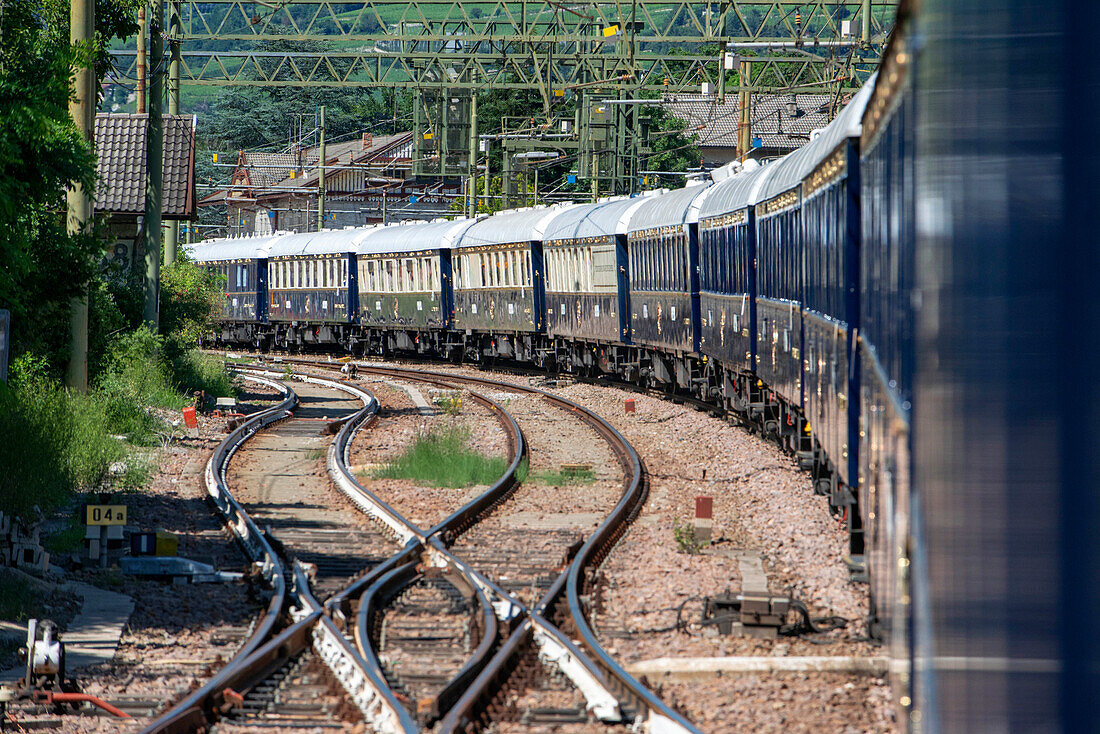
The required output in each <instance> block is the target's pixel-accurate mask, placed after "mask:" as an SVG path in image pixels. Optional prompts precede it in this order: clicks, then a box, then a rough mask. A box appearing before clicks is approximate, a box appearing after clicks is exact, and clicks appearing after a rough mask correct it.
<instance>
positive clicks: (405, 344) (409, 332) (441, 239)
mask: <svg viewBox="0 0 1100 734" xmlns="http://www.w3.org/2000/svg"><path fill="white" fill-rule="evenodd" d="M475 221H476V220H473V219H459V220H455V221H440V222H431V223H424V222H415V223H408V224H401V225H390V226H388V227H379V228H378V229H376V230H375V231H373V232H371V233H369V234H368V235H367V236H366V237H365V238H364V239H363V240H362V241H361V242H360V243H359V245H358V247H357V250H356V259H357V261H358V267H359V323H360V325H361V326H362V336H361V341H360V343H359V344H358V349H357V351H358V352H359V353H370V354H390V353H393V352H396V351H405V352H418V353H435V354H442V355H447V354H448V350H449V346H448V344H447V343H446V342H445V337H446V334H445V331H444V330H447V329H450V328H451V320H452V315H453V311H454V296H453V290H452V288H451V281H452V271H451V245H452V244H453V242H454V239H455V237H456V236H457V235H458V234H460V233H461V232H462V231H464V230H465V229H466V228H468V227H469V226H471V225H472V224H474V222H475Z"/></svg>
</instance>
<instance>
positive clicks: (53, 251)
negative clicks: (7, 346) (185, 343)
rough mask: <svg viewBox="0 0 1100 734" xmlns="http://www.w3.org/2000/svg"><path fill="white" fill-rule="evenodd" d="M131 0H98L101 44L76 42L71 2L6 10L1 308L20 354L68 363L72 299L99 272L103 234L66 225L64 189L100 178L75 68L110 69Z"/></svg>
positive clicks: (0, 147) (0, 83)
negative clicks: (84, 127) (78, 109)
mask: <svg viewBox="0 0 1100 734" xmlns="http://www.w3.org/2000/svg"><path fill="white" fill-rule="evenodd" d="M133 7H135V6H134V4H133V3H132V2H130V1H129V0H107V1H105V2H99V3H97V7H96V12H97V16H98V23H99V24H98V29H99V30H98V33H97V36H96V39H95V41H94V42H91V43H88V44H85V45H82V46H79V47H74V46H71V45H70V44H69V42H68V38H69V26H68V16H69V5H68V3H67V2H61V1H60V0H15V2H5V3H4V5H3V9H2V10H0V20H2V22H0V307H3V308H8V309H10V310H11V311H12V316H13V329H12V336H13V345H12V346H13V352H14V353H15V354H20V353H24V352H28V351H35V352H37V353H40V354H43V355H44V356H46V357H47V358H48V362H49V364H50V365H51V366H52V367H53V368H54V369H55V370H56V369H60V366H61V365H62V364H63V363H64V361H65V356H66V355H65V350H66V349H67V342H68V318H69V301H70V299H71V298H72V297H73V296H75V295H77V294H78V293H82V292H85V290H86V289H87V286H88V283H89V282H90V281H91V280H92V279H93V278H94V277H96V275H97V262H98V260H99V255H100V253H101V251H102V247H103V245H102V240H101V239H100V238H99V237H98V236H97V232H96V231H93V232H91V233H84V234H80V235H77V236H70V235H69V234H68V233H67V232H66V230H65V218H64V211H65V198H64V196H65V194H64V192H65V189H66V188H67V187H70V186H73V185H76V184H80V185H81V186H84V187H86V188H91V187H93V186H94V183H95V159H94V156H93V153H92V149H91V146H90V145H89V144H88V141H87V140H85V139H84V137H83V136H82V135H81V134H80V131H79V130H77V129H76V127H75V126H74V125H73V124H72V122H71V120H70V118H69V111H68V101H69V94H70V92H69V74H70V69H71V68H72V67H73V66H74V65H77V64H83V65H88V64H94V65H95V66H96V68H97V71H99V72H100V73H104V72H105V71H106V44H107V42H108V41H109V40H110V39H111V38H112V37H113V36H114V35H116V34H125V33H127V32H128V29H129V28H132V27H133V26H134V23H133V20H132V19H131V16H132V13H130V9H132V8H133Z"/></svg>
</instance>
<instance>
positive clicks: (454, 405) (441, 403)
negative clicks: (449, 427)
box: [432, 392, 462, 415]
mask: <svg viewBox="0 0 1100 734" xmlns="http://www.w3.org/2000/svg"><path fill="white" fill-rule="evenodd" d="M432 402H433V403H435V405H436V407H438V408H439V409H440V410H442V411H443V412H444V413H446V414H447V415H458V414H459V413H461V412H462V395H460V394H459V393H457V392H448V393H443V394H442V395H437V396H436V397H435V399H433V400H432Z"/></svg>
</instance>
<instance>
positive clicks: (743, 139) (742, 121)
mask: <svg viewBox="0 0 1100 734" xmlns="http://www.w3.org/2000/svg"><path fill="white" fill-rule="evenodd" d="M738 72H739V73H738V76H739V77H740V78H739V79H738V86H739V87H740V91H738V92H737V114H738V120H737V122H738V124H737V147H738V151H737V153H738V158H739V160H741V161H744V160H745V159H746V158H747V157H748V155H749V146H750V145H752V109H751V107H752V90H751V88H750V87H751V84H752V78H751V74H752V66H751V65H750V63H749V62H748V61H745V60H742V61H741V64H740V69H739V70H738Z"/></svg>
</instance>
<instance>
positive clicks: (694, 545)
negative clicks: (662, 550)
mask: <svg viewBox="0 0 1100 734" xmlns="http://www.w3.org/2000/svg"><path fill="white" fill-rule="evenodd" d="M672 537H673V539H674V540H675V541H676V545H678V546H680V552H681V553H687V554H688V555H691V556H693V555H695V554H696V553H698V552H699V551H701V550H703V543H700V542H699V541H698V540H696V539H695V528H694V527H692V525H691V523H689V522H680V518H678V517H674V518H672Z"/></svg>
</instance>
